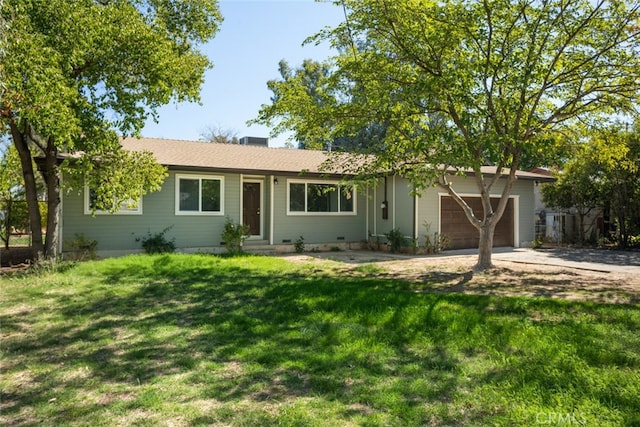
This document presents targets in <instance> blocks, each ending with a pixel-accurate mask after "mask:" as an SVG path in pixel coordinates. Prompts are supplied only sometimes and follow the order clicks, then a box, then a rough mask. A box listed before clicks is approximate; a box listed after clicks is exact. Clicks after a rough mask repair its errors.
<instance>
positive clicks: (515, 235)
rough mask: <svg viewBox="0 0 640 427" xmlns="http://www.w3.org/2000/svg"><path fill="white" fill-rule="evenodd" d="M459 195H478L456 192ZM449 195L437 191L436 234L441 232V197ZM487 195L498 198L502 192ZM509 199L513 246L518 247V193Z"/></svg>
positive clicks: (475, 194) (477, 196) (476, 195)
mask: <svg viewBox="0 0 640 427" xmlns="http://www.w3.org/2000/svg"><path fill="white" fill-rule="evenodd" d="M458 195H459V196H460V197H476V198H479V197H480V196H479V195H478V193H458ZM443 197H451V195H450V194H449V193H444V192H439V193H438V234H442V228H441V225H442V198H443ZM489 197H493V198H500V197H502V194H489ZM509 199H512V200H513V247H514V248H519V247H520V195H518V194H512V195H510V196H509Z"/></svg>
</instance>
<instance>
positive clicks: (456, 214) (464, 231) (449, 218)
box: [440, 196, 513, 249]
mask: <svg viewBox="0 0 640 427" xmlns="http://www.w3.org/2000/svg"><path fill="white" fill-rule="evenodd" d="M463 199H464V200H465V202H467V203H468V204H469V206H471V208H473V212H474V213H475V214H476V216H478V217H480V218H482V201H481V200H480V197H463ZM499 200H500V199H498V198H491V206H493V208H494V209H495V208H496V207H497V206H498V201H499ZM440 221H441V223H440V232H441V233H442V234H443V235H445V236H448V237H449V240H450V244H449V248H450V249H467V248H477V247H478V243H479V241H480V237H479V235H478V230H476V228H475V227H474V226H473V225H471V223H470V222H469V220H468V219H467V216H466V215H465V214H464V211H463V210H462V208H461V207H460V205H458V203H456V201H455V200H453V199H452V198H451V197H449V196H442V198H441V199H440ZM493 246H494V247H499V246H513V199H509V202H508V203H507V207H506V208H505V210H504V214H503V215H502V218H500V221H499V222H498V225H497V226H496V232H495V234H494V236H493Z"/></svg>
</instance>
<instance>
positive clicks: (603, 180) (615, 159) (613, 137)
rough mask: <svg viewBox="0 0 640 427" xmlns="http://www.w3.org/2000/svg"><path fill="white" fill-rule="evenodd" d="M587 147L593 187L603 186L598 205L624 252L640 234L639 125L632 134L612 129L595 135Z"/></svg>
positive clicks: (635, 126) (617, 128)
mask: <svg viewBox="0 0 640 427" xmlns="http://www.w3.org/2000/svg"><path fill="white" fill-rule="evenodd" d="M590 147H591V156H592V157H593V158H594V159H595V160H596V165H595V167H594V170H595V174H596V176H595V177H594V184H595V185H598V186H602V187H603V192H602V200H601V205H602V206H605V207H609V208H610V210H611V213H612V214H613V217H614V218H615V224H616V227H617V230H616V234H615V236H616V240H617V245H618V247H620V248H621V249H626V248H628V247H629V245H630V240H631V237H632V236H639V235H640V123H639V122H636V124H635V125H634V127H633V130H632V131H628V130H626V129H623V128H621V127H620V126H612V127H610V128H608V129H605V130H601V131H599V132H596V133H594V135H593V137H592V140H591V141H590Z"/></svg>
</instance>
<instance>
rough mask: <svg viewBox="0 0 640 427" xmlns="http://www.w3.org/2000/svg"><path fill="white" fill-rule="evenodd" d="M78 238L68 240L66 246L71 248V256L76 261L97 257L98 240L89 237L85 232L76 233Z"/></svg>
mask: <svg viewBox="0 0 640 427" xmlns="http://www.w3.org/2000/svg"><path fill="white" fill-rule="evenodd" d="M75 236H76V238H75V239H73V240H72V241H70V242H68V243H67V244H66V246H67V247H68V248H69V249H70V250H71V252H72V256H71V258H72V259H73V260H75V261H86V260H93V259H96V258H97V257H98V256H97V254H96V247H97V246H98V241H97V240H94V239H87V238H86V237H85V235H84V234H83V233H80V234H78V233H76V234H75Z"/></svg>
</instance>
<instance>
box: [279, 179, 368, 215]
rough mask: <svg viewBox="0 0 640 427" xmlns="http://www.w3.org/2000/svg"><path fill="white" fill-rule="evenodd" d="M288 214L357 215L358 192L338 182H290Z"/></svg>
mask: <svg viewBox="0 0 640 427" xmlns="http://www.w3.org/2000/svg"><path fill="white" fill-rule="evenodd" d="M288 184H289V188H288V190H289V192H288V198H289V200H288V214H289V215H303V214H316V215H317V214H327V215H331V214H334V215H355V213H356V205H355V200H356V190H355V188H354V187H353V186H343V185H339V184H338V183H337V182H326V181H297V180H290V181H289V182H288Z"/></svg>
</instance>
